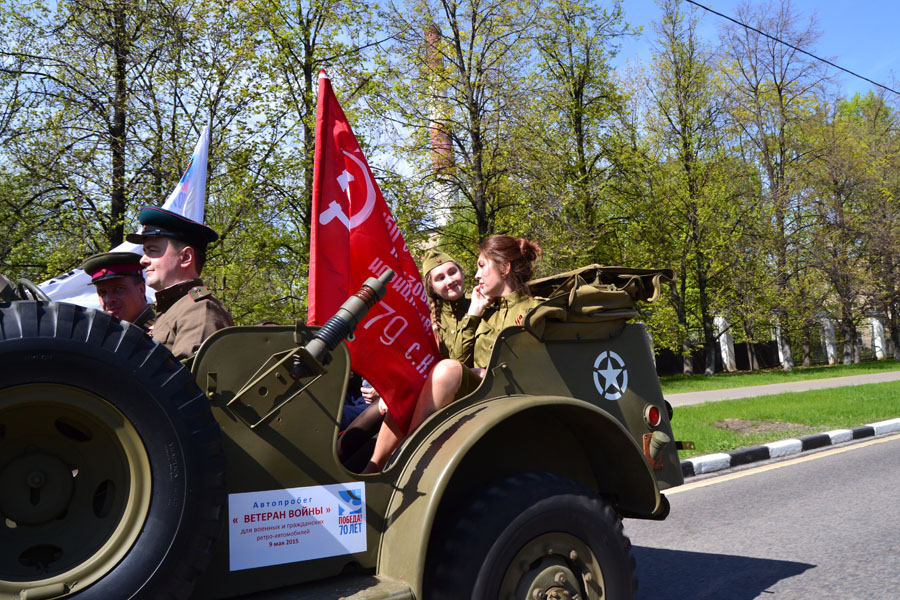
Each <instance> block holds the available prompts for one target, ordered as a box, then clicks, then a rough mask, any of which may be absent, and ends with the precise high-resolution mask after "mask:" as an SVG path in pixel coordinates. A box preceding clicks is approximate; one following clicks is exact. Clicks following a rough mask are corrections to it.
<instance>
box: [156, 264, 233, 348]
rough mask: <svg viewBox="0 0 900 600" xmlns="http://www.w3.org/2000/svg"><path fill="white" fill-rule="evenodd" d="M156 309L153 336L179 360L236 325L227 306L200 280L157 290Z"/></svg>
mask: <svg viewBox="0 0 900 600" xmlns="http://www.w3.org/2000/svg"><path fill="white" fill-rule="evenodd" d="M156 310H157V311H158V316H157V318H156V323H155V324H154V325H153V330H152V332H151V334H152V335H153V339H155V340H157V341H158V342H159V343H160V344H163V345H164V346H165V347H166V348H168V349H169V350H171V351H172V354H174V355H175V358H177V359H179V360H182V359H185V358H187V357H189V356H193V355H194V353H196V352H197V348H199V347H200V344H202V343H203V340H205V339H206V338H208V337H209V336H210V335H212V334H213V332H215V331H218V330H219V329H222V328H224V327H229V326H231V325H234V321H232V319H231V314H230V313H229V312H228V309H227V308H225V306H224V305H223V304H222V303H221V302H220V301H219V300H218V299H216V298H215V297H214V296H213V295H212V294H211V293H210V292H209V290H208V289H206V286H204V285H203V282H202V281H200V280H199V279H194V280H192V281H184V282H182V283H176V284H175V285H173V286H170V287H167V288H166V289H164V290H161V291H159V292H157V293H156Z"/></svg>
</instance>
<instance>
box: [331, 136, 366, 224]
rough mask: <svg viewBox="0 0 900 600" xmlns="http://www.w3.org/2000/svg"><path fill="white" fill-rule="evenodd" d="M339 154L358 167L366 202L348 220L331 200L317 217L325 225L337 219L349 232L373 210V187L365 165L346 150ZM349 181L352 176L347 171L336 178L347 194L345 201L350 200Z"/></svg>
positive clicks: (339, 207)
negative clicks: (361, 175) (364, 185)
mask: <svg viewBox="0 0 900 600" xmlns="http://www.w3.org/2000/svg"><path fill="white" fill-rule="evenodd" d="M341 152H343V153H344V155H345V156H347V157H348V158H350V160H352V161H353V162H355V163H356V164H357V165H359V169H360V171H362V174H363V177H364V178H365V180H366V202H365V204H364V205H363V207H362V210H360V211H359V212H358V213H356V214H355V215H352V216H351V217H349V218H348V217H347V215H346V214H345V213H344V209H343V208H341V205H340V204H338V203H337V202H335V201H334V200H332V201H331V203H330V204H329V205H328V208H326V209H325V210H323V211H322V213H321V214H320V215H319V223H321V224H322V225H327V224H328V223H330V222H331V220H332V219H337V220H338V221H340V222H341V223H343V224H344V227H346V228H347V230H350V229H353V228H354V227H358V226H360V225H362V224H363V223H364V222H365V221H366V219H368V218H369V215H371V214H372V209H373V208H375V186H374V185H373V184H372V179H371V178H370V177H369V170H368V169H367V168H366V164H365V163H364V162H363V161H361V160H359V159H358V158H357V157H355V156H353V155H352V154H351V153H349V152H347V151H346V150H341ZM351 181H353V176H352V175H350V174H349V173H347V171H344V173H343V174H342V175H341V176H340V177H338V184H339V185H340V186H341V190H342V191H343V192H345V193H346V194H347V200H350V192H349V189H350V182H351Z"/></svg>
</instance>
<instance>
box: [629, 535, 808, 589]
mask: <svg viewBox="0 0 900 600" xmlns="http://www.w3.org/2000/svg"><path fill="white" fill-rule="evenodd" d="M633 552H634V558H635V560H636V561H637V578H638V595H637V597H638V600H650V599H652V600H687V599H690V600H753V599H754V598H758V597H759V596H763V597H765V595H766V591H767V590H768V589H769V588H771V587H772V586H773V585H775V584H776V583H778V582H779V581H781V580H782V579H788V578H790V577H794V576H795V575H799V574H801V573H803V572H804V571H806V570H808V569H812V568H814V567H815V566H816V565H810V564H806V563H799V562H790V561H784V560H768V559H765V558H749V557H746V556H732V555H729V554H705V553H702V552H682V551H680V550H664V549H660V548H645V547H641V546H635V547H634V548H633Z"/></svg>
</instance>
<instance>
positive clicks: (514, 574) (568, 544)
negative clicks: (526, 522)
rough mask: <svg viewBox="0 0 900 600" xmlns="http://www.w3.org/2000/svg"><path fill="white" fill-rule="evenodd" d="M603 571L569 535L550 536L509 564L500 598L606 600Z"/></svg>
mask: <svg viewBox="0 0 900 600" xmlns="http://www.w3.org/2000/svg"><path fill="white" fill-rule="evenodd" d="M605 589H606V586H605V583H604V581H603V570H602V569H601V568H600V563H599V561H597V558H596V556H594V553H593V552H591V549H590V548H588V546H587V545H586V544H584V543H583V542H582V541H581V540H579V539H578V538H576V537H575V536H573V535H569V534H567V533H561V532H556V533H547V534H544V535H541V536H538V537H536V538H534V539H533V540H531V541H530V542H528V543H527V544H525V546H523V547H522V549H521V550H519V552H518V553H517V554H516V556H515V557H514V558H513V559H512V561H511V562H510V563H509V567H508V568H507V570H506V574H505V576H504V577H503V581H502V582H501V584H500V593H499V594H498V598H502V599H511V600H512V599H516V600H532V599H537V598H540V599H541V600H562V599H566V600H595V599H599V598H603V597H604V593H605Z"/></svg>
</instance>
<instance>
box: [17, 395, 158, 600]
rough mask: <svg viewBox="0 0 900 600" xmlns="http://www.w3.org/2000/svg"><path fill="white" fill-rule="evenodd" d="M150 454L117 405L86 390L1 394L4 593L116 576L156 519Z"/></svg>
mask: <svg viewBox="0 0 900 600" xmlns="http://www.w3.org/2000/svg"><path fill="white" fill-rule="evenodd" d="M151 488H152V484H151V472H150V460H149V458H148V455H147V451H146V448H145V447H144V444H143V441H142V440H141V437H140V435H138V433H137V431H136V430H135V428H134V427H133V426H132V424H131V423H130V421H129V420H128V419H127V418H126V417H125V416H124V415H123V414H122V413H121V412H120V411H119V410H118V409H117V408H116V407H114V406H113V405H112V404H110V403H109V402H106V401H105V400H104V399H102V398H100V397H99V396H97V395H95V394H92V393H90V392H87V391H85V390H82V389H79V388H75V387H71V386H65V385H56V384H33V385H32V384H29V385H22V386H17V387H11V388H7V389H4V390H0V597H14V598H18V597H19V592H20V591H23V590H28V598H58V597H62V596H65V595H67V594H69V593H71V592H75V591H78V590H82V589H84V588H86V587H88V586H89V585H91V584H92V583H94V582H95V581H97V580H99V579H100V578H101V577H103V576H104V575H106V574H107V573H109V572H110V571H111V570H112V569H113V568H114V567H115V565H116V564H118V563H119V561H121V560H122V558H123V557H124V556H125V555H126V554H127V553H128V551H129V550H130V549H131V547H132V545H133V544H134V542H135V540H136V539H137V537H138V535H139V533H140V531H141V529H142V527H143V525H144V521H145V519H146V517H147V512H148V509H149V506H150V492H151Z"/></svg>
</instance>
